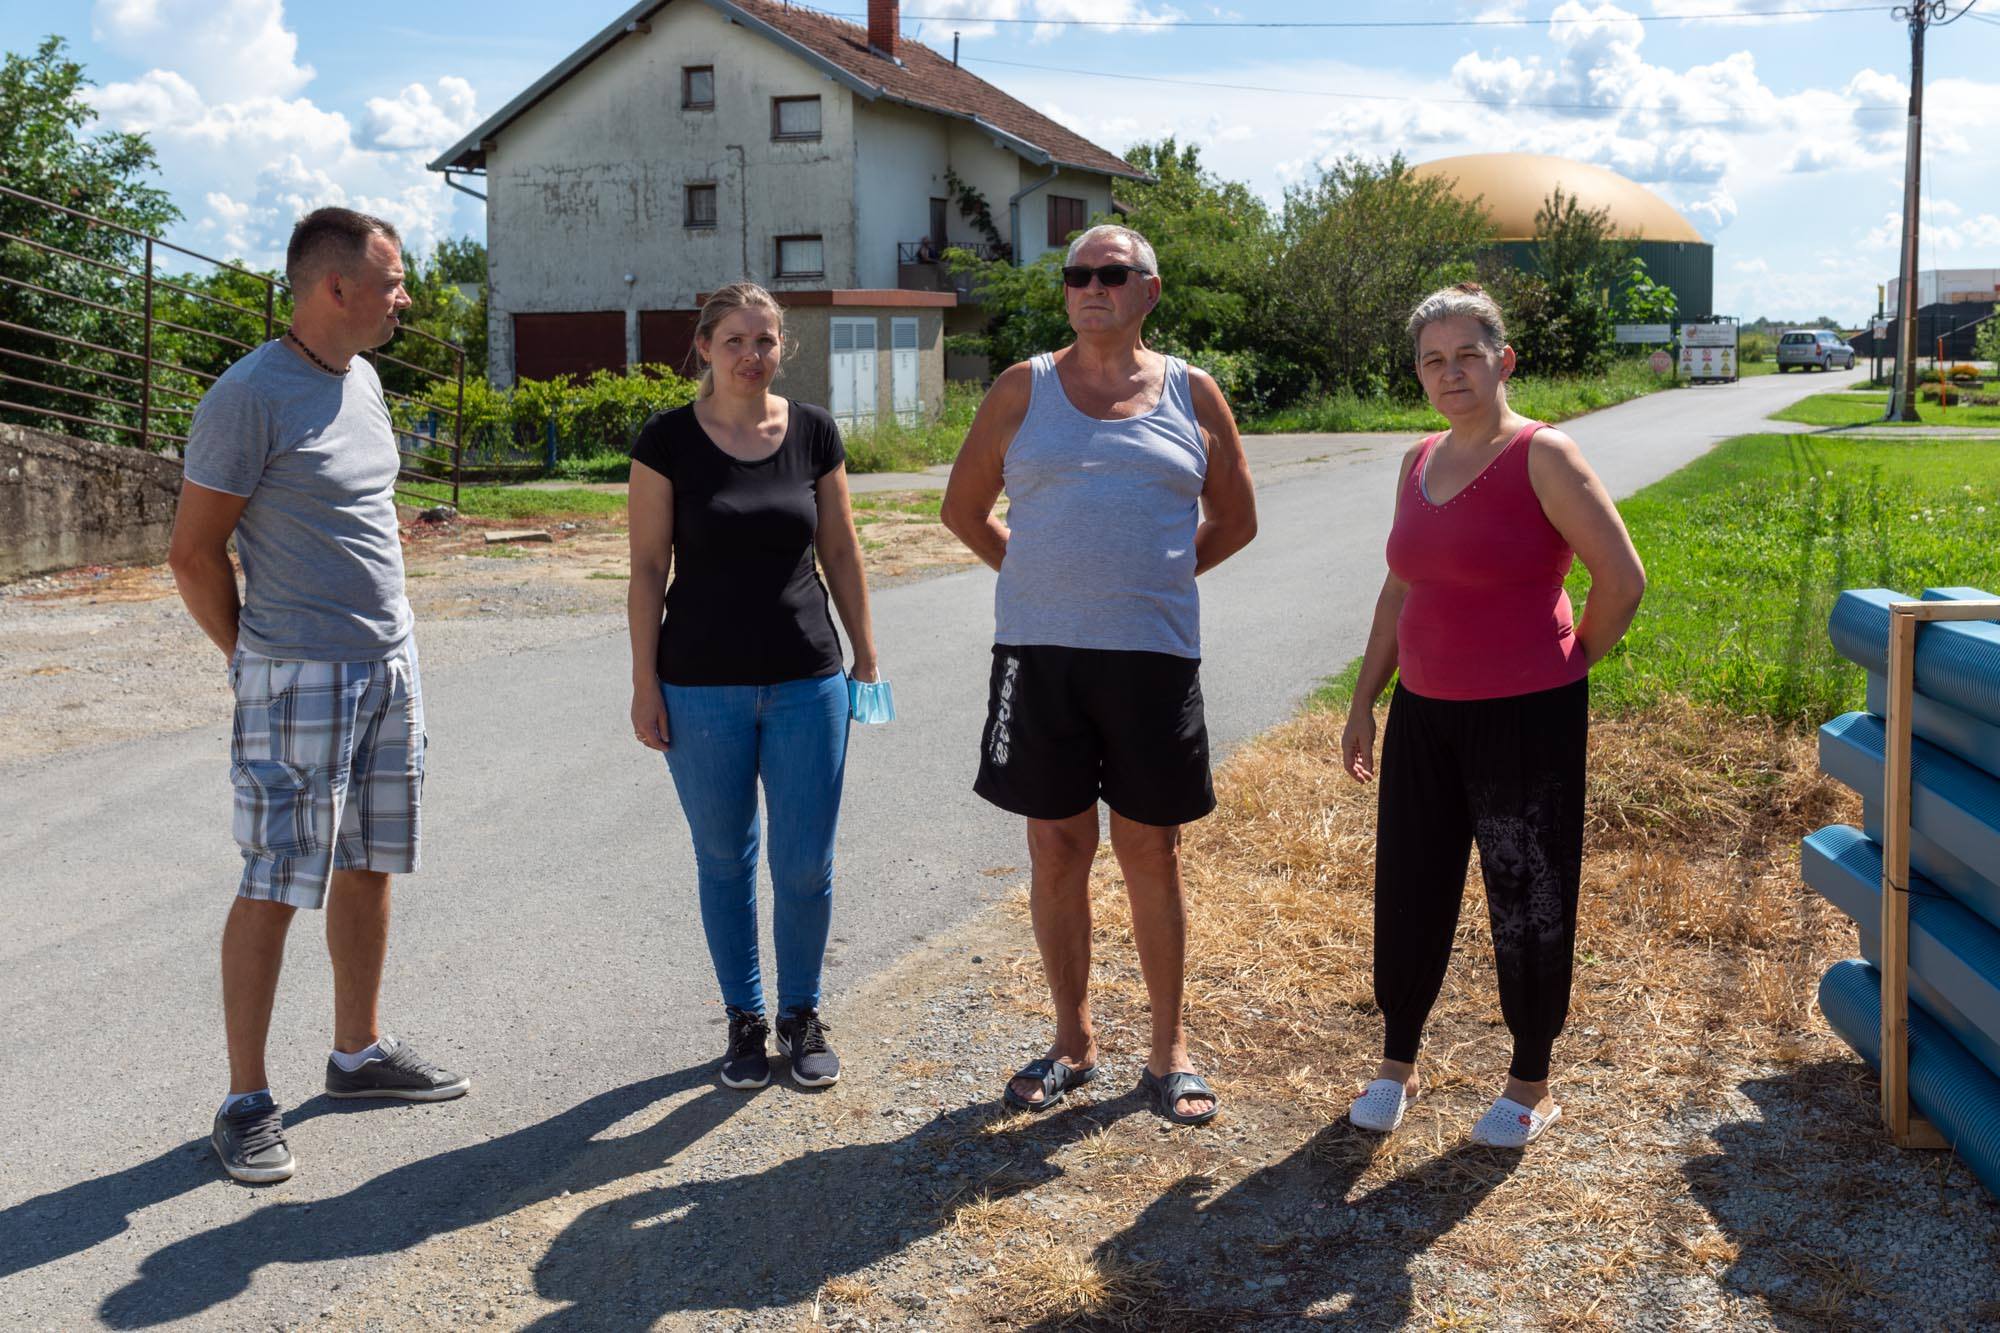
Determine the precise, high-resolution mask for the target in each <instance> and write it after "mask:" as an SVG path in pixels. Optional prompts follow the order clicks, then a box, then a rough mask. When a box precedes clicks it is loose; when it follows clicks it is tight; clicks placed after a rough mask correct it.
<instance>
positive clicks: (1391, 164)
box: [1262, 154, 1493, 396]
mask: <svg viewBox="0 0 2000 1333" xmlns="http://www.w3.org/2000/svg"><path fill="white" fill-rule="evenodd" d="M1492 234H1493V224H1492V221H1491V219H1490V218H1489V217H1488V216H1487V213H1486V210H1485V207H1484V206H1483V205H1482V204H1480V203H1479V202H1477V201H1471V202H1468V201H1465V200H1462V199H1460V198H1458V196H1457V195H1455V194H1454V193H1453V192H1452V190H1451V187H1450V185H1449V184H1448V183H1447V182H1445V181H1441V180H1437V179H1435V178H1425V177H1421V176H1417V175H1415V174H1414V173H1413V172H1412V171H1411V170H1410V167H1409V164H1408V163H1407V162H1405V161H1404V159H1403V157H1402V155H1401V154H1398V155H1397V156H1395V157H1393V158H1390V159H1389V160H1388V161H1386V162H1383V161H1373V160H1369V159H1365V158H1361V157H1348V158H1344V159H1342V160H1341V161H1339V162H1336V163H1334V164H1333V165H1332V166H1330V167H1327V168H1326V169H1325V170H1323V171H1322V172H1321V173H1320V176H1319V178H1318V179H1317V180H1315V181H1313V182H1311V183H1310V184H1305V185H1299V186H1295V187H1293V188H1292V189H1289V190H1287V191H1286V192H1285V202H1284V208H1283V212H1282V215H1281V217H1280V219H1279V222H1278V227H1277V253H1276V257H1275V261H1274V262H1273V263H1272V264H1271V265H1270V267H1269V268H1268V270H1267V272H1266V278H1265V281H1264V283H1263V290H1262V314H1263V318H1264V325H1265V327H1266V328H1267V329H1268V330H1269V333H1270V342H1271V343H1272V344H1273V345H1275V346H1276V347H1277V348H1279V349H1280V350H1281V351H1282V353H1283V354H1284V356H1285V358H1286V359H1287V360H1288V361H1289V362H1290V363H1291V366H1292V367H1295V368H1296V369H1295V370H1293V375H1294V377H1295V378H1294V379H1293V381H1292V382H1291V383H1289V384H1287V385H1283V386H1279V389H1280V391H1281V392H1282V391H1284V390H1290V391H1292V392H1298V391H1301V390H1308V389H1319V390H1329V389H1331V390H1342V389H1344V390H1350V391H1352V392H1354V393H1357V394H1362V395H1364V396H1365V395H1368V394H1373V393H1379V392H1383V391H1385V390H1389V389H1391V388H1398V389H1402V390H1404V391H1408V388H1409V387H1410V386H1411V384H1412V379H1411V374H1410V363H1411V356H1410V347H1409V340H1408V337H1407V335H1406V334H1405V333H1404V325H1405V322H1406V321H1407V320H1408V318H1409V314H1410V310H1411V308H1412V307H1413V306H1414V305H1415V304H1416V303H1417V301H1418V300H1420V299H1421V298H1422V297H1423V296H1424V294H1425V293H1426V292H1429V291H1431V290H1433V289H1435V288H1437V287H1440V286H1443V285H1444V284H1446V283H1449V282H1455V281H1460V280H1463V279H1464V278H1466V277H1468V276H1470V274H1471V271H1472V256H1473V255H1474V254H1475V253H1476V251H1477V250H1478V248H1479V247H1480V246H1482V245H1484V244H1485V243H1486V242H1487V241H1488V240H1489V239H1490V238H1491V237H1492Z"/></svg>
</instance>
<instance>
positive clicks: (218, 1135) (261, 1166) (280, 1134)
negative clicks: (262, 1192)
mask: <svg viewBox="0 0 2000 1333" xmlns="http://www.w3.org/2000/svg"><path fill="white" fill-rule="evenodd" d="M208 1141H209V1142H210V1143H212V1144H214V1145H215V1155H216V1156H217V1157H220V1158H221V1159H222V1169H223V1170H225V1171H227V1172H228V1173H229V1174H230V1175H232V1176H234V1177H236V1178H237V1179H238V1180H241V1181H245V1182H247V1183H249V1184H252V1185H268V1184H270V1183H271V1182H273V1181H277V1180H290V1179H291V1178H292V1172H293V1170H295V1169H296V1167H297V1163H295V1162H293V1161H292V1150H291V1149H290V1148H288V1147H286V1146H285V1121H284V1117H282V1116H280V1115H279V1114H278V1104H277V1103H276V1102H274V1101H272V1100H271V1094H270V1093H268V1092H258V1093H252V1094H251V1095H250V1096H248V1097H245V1098H244V1099H243V1100H242V1101H240V1102H238V1103H236V1106H235V1107H234V1109H232V1110H229V1111H217V1112H216V1113H215V1130H214V1132H213V1133H211V1134H210V1135H209V1136H208Z"/></svg>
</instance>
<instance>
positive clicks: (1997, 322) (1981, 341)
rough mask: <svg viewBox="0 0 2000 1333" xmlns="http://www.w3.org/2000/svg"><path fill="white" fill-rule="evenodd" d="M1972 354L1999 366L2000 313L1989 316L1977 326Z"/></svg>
mask: <svg viewBox="0 0 2000 1333" xmlns="http://www.w3.org/2000/svg"><path fill="white" fill-rule="evenodd" d="M1972 354H1973V355H1974V356H1976V357H1978V358H1979V359H1980V360H1981V361H1990V362H1992V363H1993V364H1994V365H1995V366H1996V367H2000V315H1995V316H1993V317H1991V318H1989V319H1988V320H1987V321H1986V322H1985V323H1984V324H1981V325H1980V326H1979V338H1978V341H1976V342H1975V343H1973V345H1972Z"/></svg>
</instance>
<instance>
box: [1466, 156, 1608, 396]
mask: <svg viewBox="0 0 2000 1333" xmlns="http://www.w3.org/2000/svg"><path fill="white" fill-rule="evenodd" d="M1632 249H1633V247H1632V243H1631V242H1629V241H1626V240H1623V239H1621V238H1619V237H1618V236H1617V235H1616V233H1615V232H1614V231H1613V229H1612V223H1611V213H1610V210H1609V209H1601V208H1600V209H1587V208H1585V207H1583V206H1582V204H1581V203H1579V202H1578V201H1577V198H1576V196H1575V195H1566V194H1564V193H1563V191H1562V188H1561V187H1560V186H1558V187H1557V188H1556V189H1554V190H1552V191H1550V193H1549V196H1548V198H1547V199H1545V200H1543V201H1542V206H1541V209H1540V210H1539V211H1538V212H1536V214H1535V245H1534V249H1533V251H1532V252H1531V257H1530V259H1529V261H1528V263H1527V264H1526V265H1525V266H1523V267H1522V268H1518V269H1505V270H1501V271H1500V272H1499V273H1497V274H1495V275H1493V279H1492V282H1491V285H1492V286H1493V287H1494V289H1495V292H1496V294H1497V295H1498V296H1499V299H1500V304H1501V308H1502V309H1504V310H1505V311H1506V312H1507V325H1508V328H1507V332H1508V340H1509V341H1510V342H1512V343H1513V345H1514V351H1515V354H1516V355H1517V356H1518V357H1519V358H1520V364H1521V373H1522V374H1524V375H1564V374H1594V373H1595V372H1597V371H1600V370H1602V369H1604V367H1605V366H1606V365H1608V364H1610V361H1611V353H1612V349H1613V348H1614V346H1615V345H1616V330H1615V328H1614V324H1613V318H1612V303H1613V300H1614V298H1615V296H1616V295H1617V294H1619V293H1621V292H1622V291H1623V290H1624V289H1625V287H1626V285H1627V280H1628V278H1629V274H1630V266H1631V263H1632V260H1633V258H1634V256H1633V254H1632Z"/></svg>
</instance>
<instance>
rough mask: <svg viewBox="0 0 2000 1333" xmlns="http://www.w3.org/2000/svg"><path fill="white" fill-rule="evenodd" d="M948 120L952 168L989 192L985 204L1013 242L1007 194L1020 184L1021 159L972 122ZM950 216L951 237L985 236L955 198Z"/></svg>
mask: <svg viewBox="0 0 2000 1333" xmlns="http://www.w3.org/2000/svg"><path fill="white" fill-rule="evenodd" d="M946 124H948V125H949V126H950V127H951V133H950V151H951V169H952V170H953V171H955V172H957V173H958V178H959V179H960V180H962V181H964V182H965V183H966V184H967V185H970V186H971V187H972V188H973V189H975V190H977V191H979V192H980V193H981V194H983V195H985V196H986V206H987V207H988V208H990V209H992V210H993V223H994V225H995V226H997V227H998V228H999V229H1000V238H1001V239H1002V240H1004V241H1007V242H1008V243H1010V244H1011V243H1012V242H1013V239H1014V235H1013V232H1012V231H1011V230H1010V229H1009V227H1008V223H1007V198H1008V196H1009V195H1011V194H1013V193H1014V191H1016V190H1018V189H1020V188H1021V159H1020V158H1018V157H1016V156H1015V155H1014V154H1013V153H1012V152H1010V151H1009V150H1007V149H1005V148H1002V147H1000V146H999V145H998V144H996V143H994V142H993V136H992V135H990V134H987V133H985V132H984V131H982V130H980V129H979V128H978V127H977V126H975V125H973V124H971V123H970V122H967V121H962V120H954V121H947V122H946ZM1029 170H1030V171H1033V172H1034V174H1035V175H1036V176H1038V177H1039V176H1046V175H1048V169H1047V168H1046V167H1042V168H1032V167H1031V168H1029ZM950 218H951V239H952V240H954V241H984V240H985V239H986V237H985V236H984V235H982V234H981V233H980V232H978V231H977V230H975V229H974V228H973V225H972V223H971V222H970V221H969V220H968V219H967V218H966V217H965V215H964V214H963V213H960V212H959V211H958V200H956V199H953V200H952V201H951V214H950ZM918 234H919V235H921V234H922V233H921V232H920V233H918Z"/></svg>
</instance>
